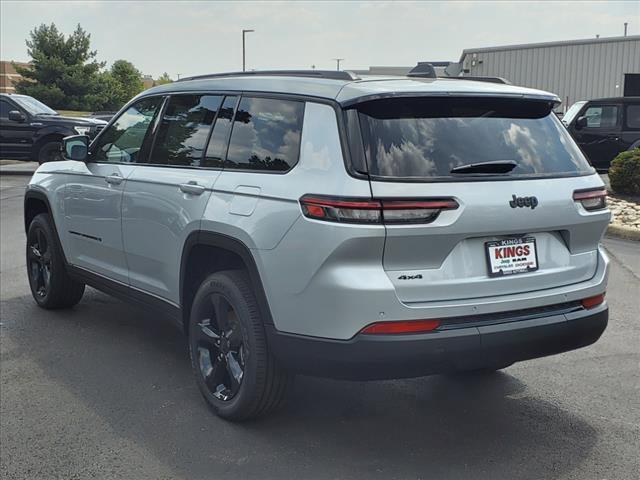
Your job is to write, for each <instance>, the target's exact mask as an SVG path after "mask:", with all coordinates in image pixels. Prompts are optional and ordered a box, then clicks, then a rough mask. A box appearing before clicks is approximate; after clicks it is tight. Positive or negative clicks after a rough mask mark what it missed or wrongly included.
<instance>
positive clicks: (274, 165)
mask: <svg viewBox="0 0 640 480" xmlns="http://www.w3.org/2000/svg"><path fill="white" fill-rule="evenodd" d="M303 116H304V103H303V102H298V101H292V100H277V99H270V98H251V97H242V100H240V105H239V106H238V110H237V111H236V115H235V119H234V122H233V130H232V132H231V140H230V142H229V152H228V153H227V160H226V162H225V163H224V165H225V168H238V169H248V170H266V171H278V172H283V171H286V170H289V169H291V168H292V167H293V166H294V165H295V164H296V163H298V156H299V154H300V135H301V132H302V119H303Z"/></svg>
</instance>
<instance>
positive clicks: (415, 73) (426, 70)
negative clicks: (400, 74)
mask: <svg viewBox="0 0 640 480" xmlns="http://www.w3.org/2000/svg"><path fill="white" fill-rule="evenodd" d="M407 77H414V78H436V69H435V68H433V65H431V64H430V63H427V62H418V64H417V65H416V66H415V67H413V68H412V69H411V71H410V72H409V73H407Z"/></svg>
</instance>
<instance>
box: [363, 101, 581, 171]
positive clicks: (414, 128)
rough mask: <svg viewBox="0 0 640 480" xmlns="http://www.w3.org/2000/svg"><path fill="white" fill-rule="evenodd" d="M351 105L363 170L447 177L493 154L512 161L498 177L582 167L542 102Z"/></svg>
mask: <svg viewBox="0 0 640 480" xmlns="http://www.w3.org/2000/svg"><path fill="white" fill-rule="evenodd" d="M358 109H359V111H360V125H361V127H362V128H361V130H362V136H363V140H364V146H365V155H366V157H367V160H368V166H369V173H370V174H371V175H376V176H382V177H451V176H452V175H454V174H452V173H451V169H453V168H454V167H458V166H462V165H468V164H471V163H480V162H491V161H498V160H511V161H514V162H515V163H516V164H517V166H516V167H515V168H514V169H513V170H512V171H511V172H509V173H508V174H504V175H503V176H516V175H527V174H529V175H531V174H552V173H573V172H581V171H585V172H586V171H590V167H589V165H588V163H587V162H586V160H585V159H584V157H583V156H582V154H581V153H580V151H579V149H578V147H577V146H576V145H575V143H574V142H573V140H572V139H571V137H570V136H569V134H568V133H567V131H566V129H565V128H564V127H563V126H562V124H561V123H560V121H559V120H558V118H557V117H556V115H555V114H554V113H553V112H551V105H550V104H548V103H547V102H532V101H522V100H512V99H481V98H464V99H463V98H451V99H442V98H411V99H388V100H378V101H373V102H368V103H366V104H363V105H362V106H359V107H358ZM457 176H458V175H457V174H456V177H457Z"/></svg>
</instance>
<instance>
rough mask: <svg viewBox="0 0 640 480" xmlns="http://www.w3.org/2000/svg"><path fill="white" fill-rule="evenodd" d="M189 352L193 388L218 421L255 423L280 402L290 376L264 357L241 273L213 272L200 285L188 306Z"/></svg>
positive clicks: (247, 284)
mask: <svg viewBox="0 0 640 480" xmlns="http://www.w3.org/2000/svg"><path fill="white" fill-rule="evenodd" d="M189 352H190V356H191V365H192V367H193V370H194V373H195V376H196V382H197V384H198V388H199V389H200V392H201V393H202V395H203V396H204V398H205V400H206V401H207V403H208V404H209V405H210V406H211V407H212V408H213V410H214V411H215V412H216V414H217V415H218V416H220V417H223V418H226V419H228V420H235V421H239V420H248V419H252V418H256V417H259V416H262V415H265V414H266V413H268V412H270V411H272V410H273V409H275V408H277V407H278V406H279V405H280V404H281V403H282V401H283V400H284V398H285V394H286V391H287V388H288V386H289V384H290V380H291V375H290V374H289V373H288V372H286V371H285V370H283V369H282V368H281V367H280V366H279V365H278V364H277V363H276V360H275V359H274V358H273V356H272V355H271V353H270V352H269V348H268V345H267V340H266V335H265V331H264V326H263V323H262V318H261V315H260V310H259V309H258V305H257V302H256V299H255V296H254V294H253V289H252V288H251V283H250V282H249V278H248V277H247V275H246V273H245V272H243V271H239V270H228V271H224V272H218V273H214V274H212V275H210V276H209V277H207V278H206V279H205V280H204V281H203V282H202V284H201V285H200V288H199V289H198V292H197V293H196V295H195V298H194V300H193V304H192V307H191V316H190V320H189Z"/></svg>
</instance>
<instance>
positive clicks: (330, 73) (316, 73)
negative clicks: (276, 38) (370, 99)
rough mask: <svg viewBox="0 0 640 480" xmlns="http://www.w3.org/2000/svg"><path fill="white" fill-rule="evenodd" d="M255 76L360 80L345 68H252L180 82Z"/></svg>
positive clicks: (198, 76) (197, 76)
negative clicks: (245, 70)
mask: <svg viewBox="0 0 640 480" xmlns="http://www.w3.org/2000/svg"><path fill="white" fill-rule="evenodd" d="M253 76H269V77H310V78H326V79H330V80H348V81H353V80H359V79H360V77H358V76H357V75H355V74H354V73H352V72H348V71H344V70H251V71H249V72H227V73H210V74H206V75H196V76H194V77H185V78H181V79H180V80H178V82H186V81H188V80H205V79H207V78H224V77H253Z"/></svg>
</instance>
